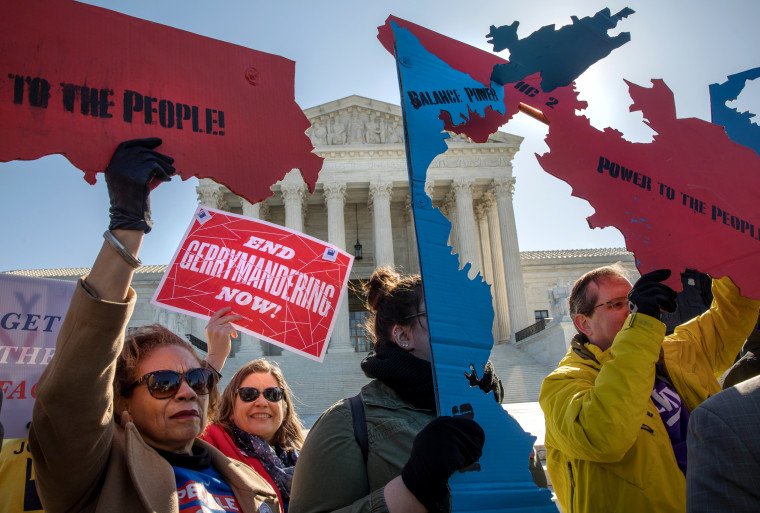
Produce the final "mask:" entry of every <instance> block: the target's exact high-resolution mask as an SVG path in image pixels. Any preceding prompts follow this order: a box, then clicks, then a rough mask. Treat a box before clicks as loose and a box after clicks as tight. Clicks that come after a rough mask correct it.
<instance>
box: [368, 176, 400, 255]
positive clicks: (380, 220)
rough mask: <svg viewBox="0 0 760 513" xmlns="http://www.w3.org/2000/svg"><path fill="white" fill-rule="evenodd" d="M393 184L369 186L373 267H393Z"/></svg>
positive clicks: (377, 183)
mask: <svg viewBox="0 0 760 513" xmlns="http://www.w3.org/2000/svg"><path fill="white" fill-rule="evenodd" d="M392 193H393V184H392V183H390V182H372V183H370V184H369V200H370V203H371V204H372V232H373V234H374V241H375V267H380V266H383V265H390V266H393V265H394V258H393V228H392V225H391V194H392Z"/></svg>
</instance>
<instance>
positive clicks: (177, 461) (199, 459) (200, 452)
mask: <svg viewBox="0 0 760 513" xmlns="http://www.w3.org/2000/svg"><path fill="white" fill-rule="evenodd" d="M153 449H154V450H155V451H156V452H157V453H158V454H160V455H161V456H163V458H164V459H165V460H166V461H168V462H169V464H170V465H172V466H174V467H182V468H187V469H190V470H203V469H206V468H209V467H210V466H211V455H210V454H209V452H208V451H207V450H206V449H205V448H203V447H200V446H198V445H194V446H193V454H192V455H190V454H177V453H176V452H169V451H164V450H163V449H156V448H155V447H153Z"/></svg>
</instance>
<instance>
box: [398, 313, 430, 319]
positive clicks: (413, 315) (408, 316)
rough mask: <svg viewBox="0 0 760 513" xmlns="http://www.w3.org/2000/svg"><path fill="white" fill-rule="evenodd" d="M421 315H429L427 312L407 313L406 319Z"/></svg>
mask: <svg viewBox="0 0 760 513" xmlns="http://www.w3.org/2000/svg"><path fill="white" fill-rule="evenodd" d="M420 315H427V312H417V313H416V314H412V315H407V316H406V317H404V319H411V318H412V317H419V316H420Z"/></svg>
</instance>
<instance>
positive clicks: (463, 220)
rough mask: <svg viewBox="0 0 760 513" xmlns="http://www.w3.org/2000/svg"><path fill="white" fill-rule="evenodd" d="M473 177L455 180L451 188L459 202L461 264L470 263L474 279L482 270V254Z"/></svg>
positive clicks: (458, 227) (458, 229)
mask: <svg viewBox="0 0 760 513" xmlns="http://www.w3.org/2000/svg"><path fill="white" fill-rule="evenodd" d="M472 184H473V180H472V179H467V178H460V179H457V180H454V181H453V183H452V184H451V188H452V190H453V191H454V196H455V198H456V204H457V238H458V239H459V262H460V265H462V266H464V265H465V264H467V263H469V264H470V271H469V272H468V273H467V276H469V277H470V279H471V280H472V279H474V278H475V277H476V276H477V275H478V273H479V272H480V255H479V254H478V228H477V226H476V225H475V213H474V211H473V207H472Z"/></svg>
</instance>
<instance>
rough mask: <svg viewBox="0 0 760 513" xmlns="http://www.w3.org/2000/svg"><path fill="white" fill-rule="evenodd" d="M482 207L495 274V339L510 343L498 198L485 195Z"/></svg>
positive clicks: (493, 289)
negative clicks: (497, 205)
mask: <svg viewBox="0 0 760 513" xmlns="http://www.w3.org/2000/svg"><path fill="white" fill-rule="evenodd" d="M482 205H483V209H484V211H485V214H486V220H487V226H488V240H489V242H490V244H489V249H490V253H491V272H492V273H493V282H492V284H491V294H492V295H493V299H494V312H495V314H496V318H495V324H496V329H495V333H494V337H495V339H496V341H497V342H500V343H503V342H509V338H510V335H511V333H510V331H509V300H508V299H507V282H506V279H505V277H504V258H503V257H502V252H501V234H500V231H499V211H498V210H497V208H496V198H494V196H493V193H492V192H490V191H489V192H486V193H485V194H484V195H483V203H482Z"/></svg>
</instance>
